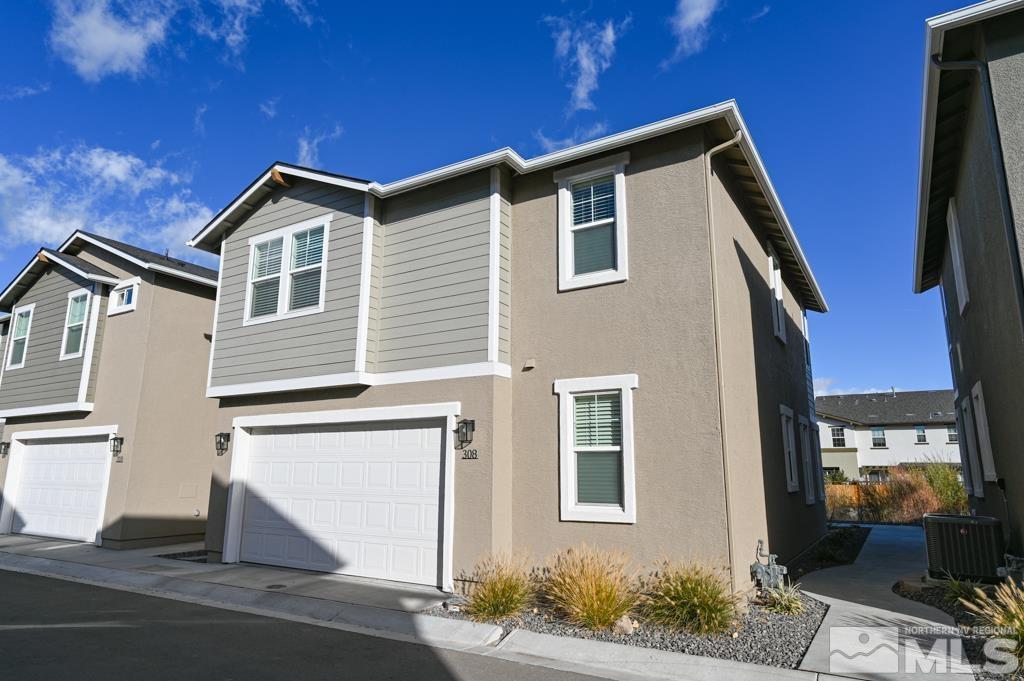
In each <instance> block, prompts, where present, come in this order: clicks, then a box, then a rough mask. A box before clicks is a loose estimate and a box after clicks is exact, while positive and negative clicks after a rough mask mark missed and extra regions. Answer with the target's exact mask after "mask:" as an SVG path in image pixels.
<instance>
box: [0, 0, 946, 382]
mask: <svg viewBox="0 0 1024 681" xmlns="http://www.w3.org/2000/svg"><path fill="white" fill-rule="evenodd" d="M962 4H965V1H964V0H952V1H946V0H927V1H926V0H902V1H901V2H889V1H876V2H834V3H832V2H829V3H824V2H809V1H807V2H793V1H790V2H785V3H783V2H767V3H766V2H761V1H759V2H746V1H741V0H662V1H648V2H644V3H636V4H632V3H625V2H601V1H600V0H594V1H592V2H572V1H570V0H566V1H564V2H548V3H540V2H525V1H524V2H517V3H483V2H481V3H450V4H446V3H408V4H404V3H388V4H383V3H381V4H378V3H335V2H327V1H326V0H321V1H320V2H318V3H317V2H313V1H312V0H279V1H273V0H221V1H218V2H200V1H199V0H141V1H138V0H137V1H135V2H131V3H127V2H125V3H120V2H116V1H114V0H109V1H104V0H86V1H73V2H51V3H44V2H39V3H13V2H9V3H0V26H2V27H3V28H2V29H0V30H2V32H3V40H0V58H2V60H3V63H4V65H5V68H4V70H3V74H2V75H0V130H3V134H2V135H0V235H2V238H3V239H4V243H5V247H4V248H3V249H2V251H0V280H3V281H8V280H9V279H10V278H11V277H13V276H14V274H15V273H16V272H17V271H18V270H19V269H20V268H21V267H22V266H23V265H24V263H25V262H26V261H27V259H28V258H29V257H30V256H31V254H32V253H33V252H34V250H35V249H36V248H37V247H38V246H39V245H41V244H48V245H53V244H57V243H60V241H61V240H62V239H63V238H64V237H65V236H66V235H67V234H69V233H70V232H71V231H72V230H73V229H75V228H78V227H82V228H85V229H91V230H94V231H99V232H104V233H107V234H110V235H112V236H115V237H119V238H123V239H125V240H129V241H132V242H134V243H137V244H139V245H142V246H146V247H149V248H153V249H156V250H163V249H165V248H168V249H170V250H171V252H172V253H173V254H174V255H178V256H180V257H186V258H189V259H196V260H199V261H201V262H203V258H204V256H203V255H202V254H198V253H195V252H190V251H189V249H187V248H185V247H184V245H183V243H184V241H185V239H186V238H187V237H188V236H190V235H191V234H192V233H194V232H195V231H196V229H197V228H198V227H200V226H201V225H202V224H203V223H205V222H206V220H207V219H208V218H209V217H210V216H211V215H212V213H214V212H216V211H217V210H219V209H220V208H221V207H222V206H223V205H224V204H226V203H227V202H228V201H229V200H230V199H232V198H233V197H234V196H235V195H236V194H237V193H238V192H239V191H240V190H241V189H242V188H244V187H245V185H247V184H248V183H249V182H250V181H251V180H252V179H253V178H254V177H255V176H256V174H257V173H258V172H259V171H261V170H262V169H264V168H265V167H266V166H267V165H268V164H269V163H270V162H271V161H273V160H283V161H292V162H301V163H305V164H309V165H314V166H317V167H321V168H324V169H326V170H331V171H335V172H340V173H346V174H350V175H355V176H358V177H364V178H368V179H375V180H378V181H381V182H386V181H390V180H394V179H398V178H401V177H405V176H408V175H411V174H413V173H416V172H420V171H423V170H428V169H431V168H434V167H437V166H440V165H443V164H445V163H448V162H452V161H456V160H460V159H463V158H466V157H469V156H473V155H476V154H479V153H482V152H485V151H490V150H492V149H495V148H498V147H503V146H511V147H514V148H515V149H517V150H518V151H519V152H520V153H521V154H523V155H524V156H534V155H537V154H539V153H542V152H544V151H546V150H549V149H552V148H557V147H558V146H562V145H566V144H570V143H574V142H579V141H584V140H586V139H588V138H591V137H594V136H600V135H601V134H604V133H606V132H615V131H619V130H624V129H627V128H630V127H633V126H636V125H640V124H643V123H648V122H651V121H654V120H657V119H660V118H664V117H668V116H671V115H674V114H677V113H682V112H685V111H689V110H691V109H695V108H699V107H702V106H706V105H709V104H713V103H716V102H719V101H722V100H726V99H730V98H735V99H736V100H737V101H738V102H739V104H740V107H741V109H742V111H743V114H744V117H745V118H746V120H747V123H748V125H749V127H750V129H751V132H752V134H753V136H754V140H755V142H756V144H757V145H758V148H759V150H760V152H761V155H762V157H763V158H764V160H765V163H766V165H767V167H768V171H769V173H770V175H771V177H772V179H773V181H774V183H775V186H776V189H777V190H778V192H779V195H780V197H781V198H782V201H783V203H784V205H785V206H786V210H787V212H788V214H789V216H790V219H791V221H792V223H793V225H794V227H795V228H796V231H797V234H798V236H799V238H800V241H801V244H802V246H803V248H804V250H805V252H806V253H807V256H808V258H809V259H810V262H811V265H812V267H813V268H814V271H815V274H816V276H817V278H818V281H819V283H820V284H821V286H822V288H823V290H824V291H825V295H826V296H827V298H828V300H829V303H830V305H831V307H832V312H831V313H829V314H828V315H824V316H821V315H812V320H811V338H812V344H813V359H814V368H815V375H816V377H817V379H818V384H819V388H820V389H821V390H823V391H829V392H837V391H839V392H842V391H866V390H871V389H887V388H888V387H889V386H896V387H897V388H898V389H927V388H942V387H948V386H949V385H950V379H949V364H948V359H947V355H946V349H945V340H944V339H945V336H944V332H943V327H942V316H941V309H940V303H939V299H938V297H937V293H936V292H935V291H931V292H929V293H928V294H925V295H920V296H915V295H913V294H912V293H911V291H910V286H911V263H912V248H913V233H914V209H915V208H914V206H915V200H916V180H917V156H918V128H919V117H920V97H921V76H922V63H923V41H924V19H925V18H926V17H929V16H933V15H935V14H940V13H942V12H945V11H948V10H950V9H954V8H956V7H958V6H961V5H962Z"/></svg>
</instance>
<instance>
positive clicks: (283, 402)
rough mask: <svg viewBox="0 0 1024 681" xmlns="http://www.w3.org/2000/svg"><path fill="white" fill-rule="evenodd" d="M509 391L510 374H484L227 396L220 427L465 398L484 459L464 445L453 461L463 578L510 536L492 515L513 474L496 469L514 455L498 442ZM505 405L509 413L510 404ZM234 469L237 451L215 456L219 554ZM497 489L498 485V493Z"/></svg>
mask: <svg viewBox="0 0 1024 681" xmlns="http://www.w3.org/2000/svg"><path fill="white" fill-rule="evenodd" d="M507 391H508V379H506V378H497V377H490V376H483V377H478V378H464V379H450V380H444V381H428V382H422V383H406V384H401V385H385V386H374V387H372V388H365V389H364V388H338V389H331V390H317V391H306V392H296V393H281V394H277V395H259V396H253V397H252V398H231V399H224V400H221V401H220V402H221V408H220V410H219V413H218V416H217V419H218V421H217V423H218V425H217V431H230V430H231V427H232V421H233V420H234V419H235V418H236V417H239V416H253V415H266V414H286V413H296V412H309V411H328V410H336V409H365V408H369V407H392V406H403V405H415V404H435V403H440V402H461V404H462V413H461V415H460V418H466V419H473V420H475V421H476V432H475V434H474V437H473V445H472V448H473V449H476V450H477V452H478V456H479V458H478V459H476V460H469V459H461V458H459V456H460V455H459V452H458V450H456V458H455V461H453V462H452V464H453V465H454V466H455V489H454V499H455V536H454V542H453V572H454V575H455V577H456V578H458V577H459V576H460V575H461V574H462V573H468V572H469V571H470V570H471V569H472V567H473V564H474V563H475V562H476V561H477V560H478V559H479V558H481V557H482V556H483V555H485V554H487V553H488V552H490V551H492V550H494V549H496V548H502V545H501V544H500V543H499V544H496V543H495V542H496V541H498V542H500V541H502V540H501V538H500V537H498V538H497V539H496V538H495V537H496V536H497V535H500V534H502V533H504V532H507V531H506V530H504V529H503V520H502V519H501V518H500V517H499V518H495V516H494V515H492V499H493V500H498V499H500V498H501V496H500V492H501V488H503V487H507V485H505V484H504V483H502V480H503V479H507V476H508V472H507V471H508V466H507V465H506V464H501V465H499V468H500V470H499V472H498V473H497V474H495V473H494V470H495V461H496V460H497V459H498V458H499V457H501V458H507V454H508V452H507V449H508V448H507V446H506V445H504V444H497V445H496V444H495V422H494V413H495V409H496V406H495V405H496V404H497V405H502V404H506V405H507V402H508V399H507V397H506V396H505V395H504V393H507ZM502 409H504V413H505V414H506V418H507V408H505V407H502ZM497 428H498V431H499V432H500V431H501V430H502V428H503V426H502V425H500V424H499V425H498V426H497ZM506 428H507V427H506ZM211 446H212V440H211ZM230 471H231V452H229V453H228V454H226V455H224V456H221V457H214V468H213V485H212V487H211V490H210V521H209V524H208V527H207V534H206V545H207V548H208V549H209V550H210V551H213V552H215V554H219V553H220V552H222V550H223V544H224V526H225V520H226V514H225V510H226V505H227V485H228V481H229V479H230ZM492 476H494V477H492ZM495 477H496V478H497V479H495ZM495 487H497V488H498V490H497V493H496V492H495ZM495 503H497V502H496V501H495ZM216 558H217V556H216V555H215V556H214V559H216Z"/></svg>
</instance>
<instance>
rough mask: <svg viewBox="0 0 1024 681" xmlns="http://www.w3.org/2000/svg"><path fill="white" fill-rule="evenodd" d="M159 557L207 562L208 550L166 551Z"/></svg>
mask: <svg viewBox="0 0 1024 681" xmlns="http://www.w3.org/2000/svg"><path fill="white" fill-rule="evenodd" d="M156 557H157V558H170V559H171V560H184V561H188V562H189V563H206V562H208V560H207V554H206V551H182V552H180V553H164V554H162V555H159V556H156Z"/></svg>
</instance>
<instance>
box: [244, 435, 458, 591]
mask: <svg viewBox="0 0 1024 681" xmlns="http://www.w3.org/2000/svg"><path fill="white" fill-rule="evenodd" d="M435 424H436V422H434V423H423V422H415V423H408V424H402V425H397V424H395V423H389V424H384V425H381V426H367V425H366V424H361V425H357V426H326V427H324V426H315V427H300V428H279V429H256V430H254V431H253V436H252V450H251V453H250V460H249V471H248V475H247V476H246V495H245V511H244V514H243V521H242V546H241V553H240V558H241V560H243V561H249V562H257V563H270V564H273V565H283V566H287V567H296V568H304V569H312V570H321V571H327V572H339V573H344V574H351V575H359V576H363V577H378V578H382V579H393V580H398V581H403V582H416V583H420V584H431V585H433V584H438V582H439V580H438V546H439V535H438V527H439V525H438V517H439V515H438V514H439V510H440V503H439V499H440V494H441V489H440V479H441V446H442V443H441V427H440V426H439V425H435Z"/></svg>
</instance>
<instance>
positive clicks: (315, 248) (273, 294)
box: [245, 216, 331, 324]
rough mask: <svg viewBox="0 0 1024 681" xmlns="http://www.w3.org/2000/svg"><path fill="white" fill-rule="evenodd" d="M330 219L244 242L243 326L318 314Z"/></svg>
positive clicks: (298, 225) (287, 228)
mask: <svg viewBox="0 0 1024 681" xmlns="http://www.w3.org/2000/svg"><path fill="white" fill-rule="evenodd" d="M330 223H331V221H330V216H325V217H323V218H316V219H313V220H307V221H305V222H302V223H299V224H297V225H291V226H290V227H285V228H284V229H279V230H276V231H274V232H271V233H269V234H262V235H260V236H258V237H253V238H252V239H250V241H249V246H250V254H249V282H248V289H247V291H246V308H245V309H246V316H245V323H246V324H258V323H262V322H269V321H274V320H277V319H286V318H289V317H297V316H300V315H304V314H312V313H316V312H321V311H322V310H323V306H324V289H325V277H324V263H325V262H326V259H327V237H328V234H329V231H330Z"/></svg>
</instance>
